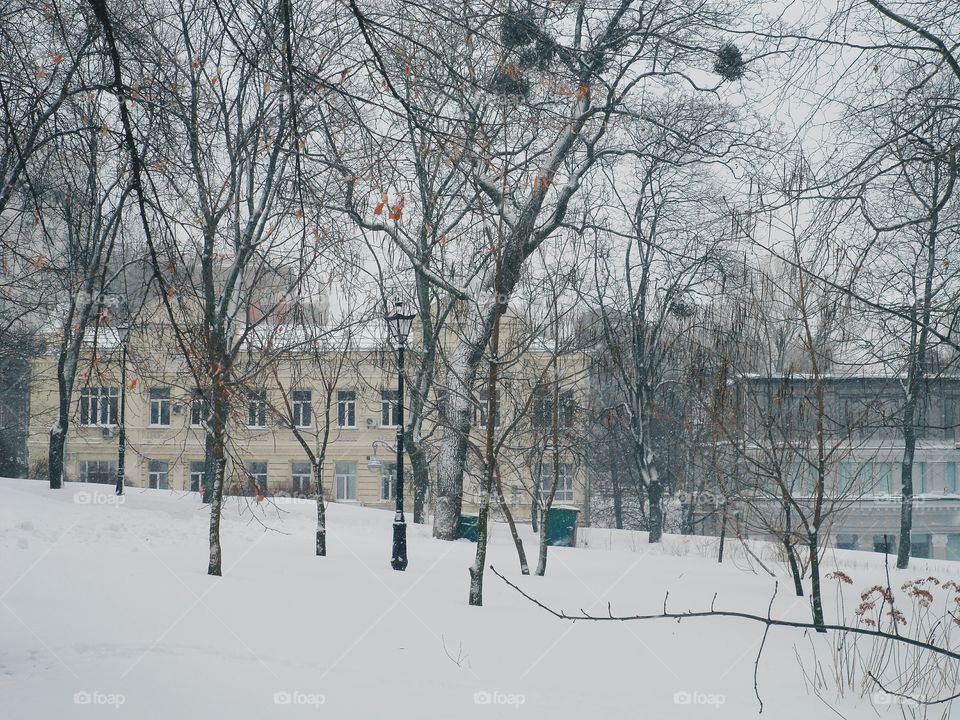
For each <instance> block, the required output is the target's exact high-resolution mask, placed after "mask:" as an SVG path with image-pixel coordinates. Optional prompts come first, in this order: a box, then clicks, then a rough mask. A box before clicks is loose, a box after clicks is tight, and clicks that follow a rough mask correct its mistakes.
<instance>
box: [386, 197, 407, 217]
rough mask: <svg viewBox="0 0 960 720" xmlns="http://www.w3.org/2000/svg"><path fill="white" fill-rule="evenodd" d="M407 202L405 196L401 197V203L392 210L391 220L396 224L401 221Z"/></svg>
mask: <svg viewBox="0 0 960 720" xmlns="http://www.w3.org/2000/svg"><path fill="white" fill-rule="evenodd" d="M405 202H406V201H405V200H404V198H403V195H401V196H400V201H399V202H398V203H397V204H396V205H394V206H393V207H392V208H390V219H391V220H393V221H394V222H397V221H399V220H400V217H401V216H402V215H403V205H404V203H405Z"/></svg>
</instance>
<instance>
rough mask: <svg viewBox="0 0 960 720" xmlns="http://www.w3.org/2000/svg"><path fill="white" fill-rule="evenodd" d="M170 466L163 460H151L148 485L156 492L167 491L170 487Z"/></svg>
mask: <svg viewBox="0 0 960 720" xmlns="http://www.w3.org/2000/svg"><path fill="white" fill-rule="evenodd" d="M169 479H170V466H169V465H168V464H167V463H165V462H164V461H163V460H151V461H150V463H149V465H148V472H147V485H148V486H149V487H151V488H153V489H154V490H166V489H167V488H168V487H169V486H170V483H169Z"/></svg>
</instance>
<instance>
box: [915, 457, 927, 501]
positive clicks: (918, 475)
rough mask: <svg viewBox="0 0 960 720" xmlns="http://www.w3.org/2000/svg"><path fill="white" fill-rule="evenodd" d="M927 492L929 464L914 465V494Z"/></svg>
mask: <svg viewBox="0 0 960 720" xmlns="http://www.w3.org/2000/svg"><path fill="white" fill-rule="evenodd" d="M926 491H927V464H926V463H925V462H916V461H914V463H913V492H914V494H917V493H922V492H926Z"/></svg>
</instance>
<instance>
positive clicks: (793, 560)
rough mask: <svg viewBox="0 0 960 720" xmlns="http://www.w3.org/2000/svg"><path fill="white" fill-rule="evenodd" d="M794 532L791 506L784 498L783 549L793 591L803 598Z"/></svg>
mask: <svg viewBox="0 0 960 720" xmlns="http://www.w3.org/2000/svg"><path fill="white" fill-rule="evenodd" d="M792 533H793V530H792V528H791V517H790V504H789V503H788V502H787V500H786V498H784V531H783V548H784V550H785V551H786V553H787V562H788V563H789V565H790V575H791V576H792V577H793V590H794V592H795V593H796V594H797V597H803V578H802V577H800V563H798V562H797V550H796V548H795V547H794V546H793V537H792Z"/></svg>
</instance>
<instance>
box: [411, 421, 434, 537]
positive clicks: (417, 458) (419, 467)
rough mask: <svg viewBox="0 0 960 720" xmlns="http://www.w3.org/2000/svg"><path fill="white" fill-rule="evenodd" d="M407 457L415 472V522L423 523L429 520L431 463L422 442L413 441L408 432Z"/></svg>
mask: <svg viewBox="0 0 960 720" xmlns="http://www.w3.org/2000/svg"><path fill="white" fill-rule="evenodd" d="M407 435H408V438H407V443H406V446H407V448H408V449H407V457H409V458H410V470H411V472H412V473H413V522H414V523H415V524H416V525H423V524H424V523H426V521H427V514H426V509H427V488H428V487H429V486H430V464H429V462H428V461H427V454H426V453H425V452H424V450H423V448H422V447H421V446H420V443H417V442H411V441H410V438H409V435H410V433H407Z"/></svg>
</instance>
